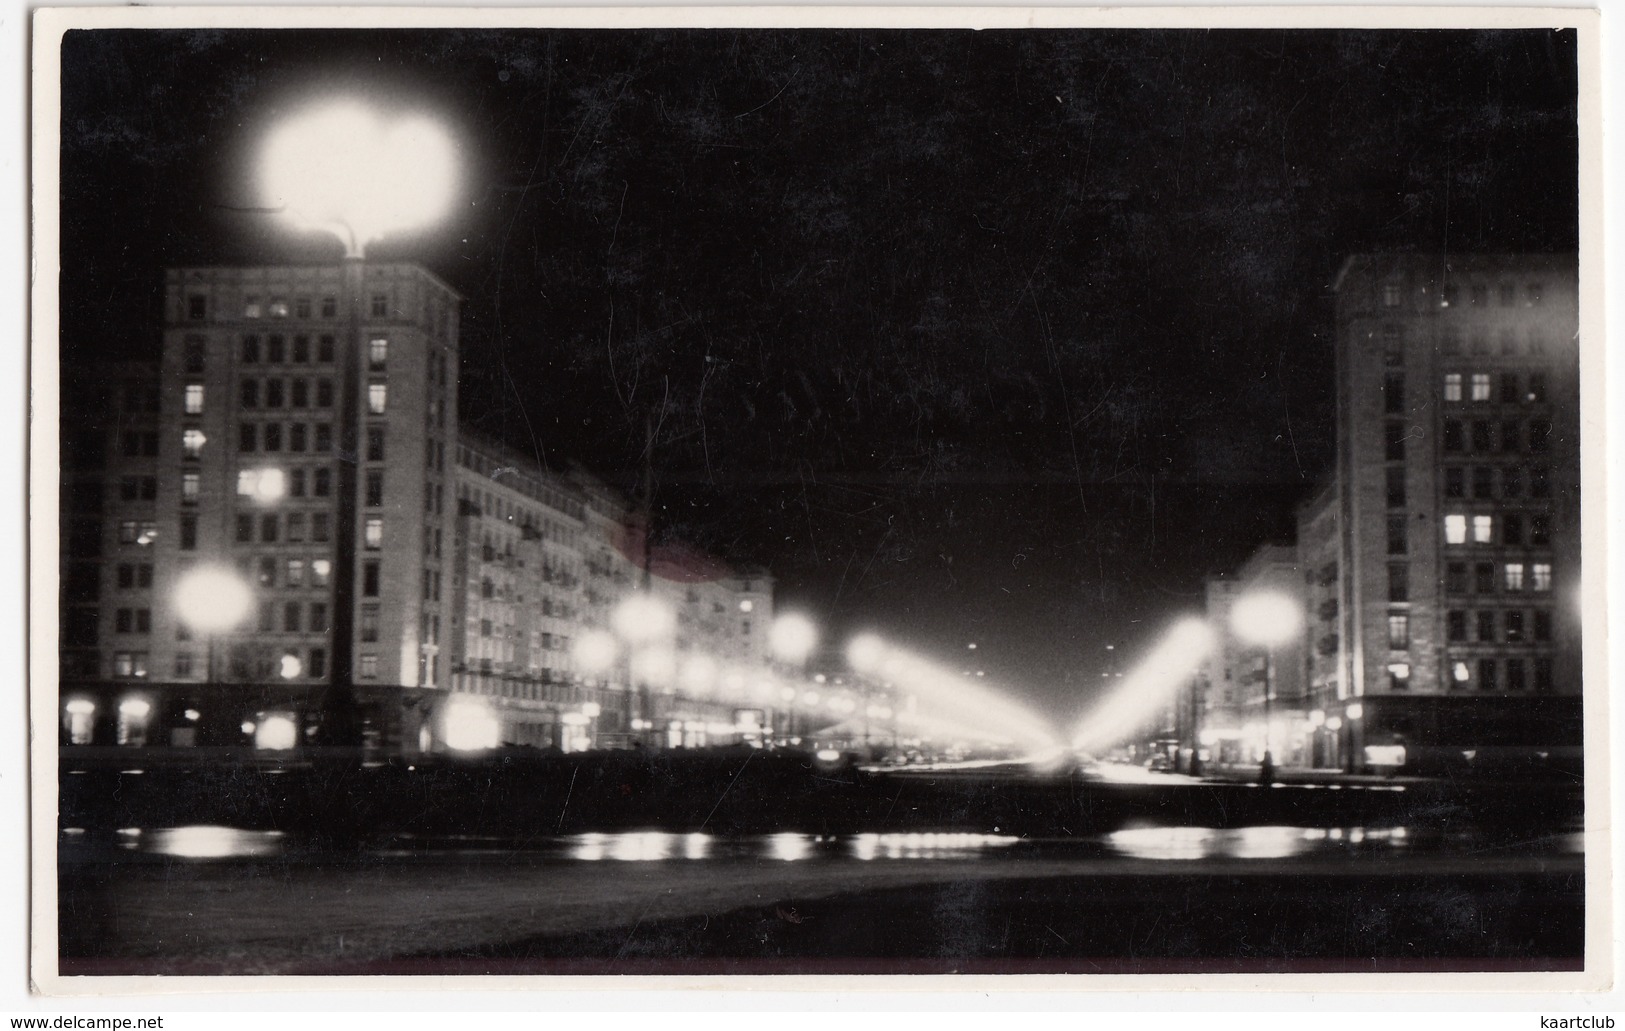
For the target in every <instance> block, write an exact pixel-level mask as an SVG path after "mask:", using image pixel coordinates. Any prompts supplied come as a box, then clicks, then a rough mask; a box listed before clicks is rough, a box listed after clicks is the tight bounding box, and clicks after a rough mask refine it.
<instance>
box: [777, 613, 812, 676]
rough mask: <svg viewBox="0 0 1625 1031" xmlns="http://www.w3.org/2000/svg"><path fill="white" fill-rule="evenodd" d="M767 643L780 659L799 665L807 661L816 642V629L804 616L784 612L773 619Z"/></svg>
mask: <svg viewBox="0 0 1625 1031" xmlns="http://www.w3.org/2000/svg"><path fill="white" fill-rule="evenodd" d="M768 644H769V646H770V647H771V648H772V649H773V654H774V655H775V656H777V657H778V658H779V659H780V660H781V661H783V662H786V663H789V664H790V665H793V666H799V665H801V664H802V663H804V662H806V661H807V656H809V655H811V654H812V650H813V648H814V647H815V646H816V645H817V644H818V629H817V628H816V627H814V626H813V624H812V620H810V619H808V618H807V617H806V616H803V615H801V614H799V613H796V612H786V613H785V614H784V615H782V616H780V617H778V618H777V619H775V620H774V621H773V628H772V630H770V631H769V633H768Z"/></svg>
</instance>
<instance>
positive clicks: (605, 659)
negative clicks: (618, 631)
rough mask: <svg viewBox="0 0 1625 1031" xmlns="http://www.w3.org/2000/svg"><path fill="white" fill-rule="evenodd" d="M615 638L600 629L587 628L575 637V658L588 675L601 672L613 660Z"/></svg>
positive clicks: (582, 670)
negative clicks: (587, 629)
mask: <svg viewBox="0 0 1625 1031" xmlns="http://www.w3.org/2000/svg"><path fill="white" fill-rule="evenodd" d="M616 651H617V648H616V646H615V638H613V637H611V636H610V635H609V634H607V633H605V632H604V631H602V630H589V631H587V632H586V633H584V634H582V635H581V636H580V637H578V638H576V642H575V648H574V652H575V660H576V665H577V667H579V668H580V670H581V672H583V673H586V674H587V675H588V676H593V675H596V674H599V673H602V672H603V671H604V670H606V669H608V668H609V667H610V664H611V663H613V662H614V661H615V653H616Z"/></svg>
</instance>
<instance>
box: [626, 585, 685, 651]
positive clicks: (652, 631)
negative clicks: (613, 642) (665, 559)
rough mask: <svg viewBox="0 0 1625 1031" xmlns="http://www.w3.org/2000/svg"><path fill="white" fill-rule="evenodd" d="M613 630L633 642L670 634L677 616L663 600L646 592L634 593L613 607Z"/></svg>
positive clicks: (660, 637) (651, 639) (646, 640)
mask: <svg viewBox="0 0 1625 1031" xmlns="http://www.w3.org/2000/svg"><path fill="white" fill-rule="evenodd" d="M614 621H615V631H616V633H618V634H620V635H621V636H622V637H624V638H626V639H627V640H628V641H631V642H632V643H633V644H643V643H646V642H648V641H656V640H660V639H662V638H665V637H669V636H670V635H671V632H672V629H673V628H674V627H675V626H676V625H677V617H676V616H675V615H674V614H673V613H672V611H671V608H670V607H668V606H667V605H666V603H665V602H663V601H661V600H660V599H658V598H655V597H653V596H651V595H648V594H634V595H632V596H631V597H629V598H627V599H626V600H625V601H623V602H621V604H620V606H619V607H617V608H616V609H615V616H614Z"/></svg>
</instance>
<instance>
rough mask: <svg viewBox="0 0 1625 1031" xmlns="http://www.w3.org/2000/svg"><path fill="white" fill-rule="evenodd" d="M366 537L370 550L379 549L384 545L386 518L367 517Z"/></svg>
mask: <svg viewBox="0 0 1625 1031" xmlns="http://www.w3.org/2000/svg"><path fill="white" fill-rule="evenodd" d="M365 539H366V542H367V550H368V551H377V550H378V549H379V548H382V547H383V546H384V520H383V519H382V518H381V517H379V516H368V517H367V526H366V538H365Z"/></svg>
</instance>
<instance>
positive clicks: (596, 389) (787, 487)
mask: <svg viewBox="0 0 1625 1031" xmlns="http://www.w3.org/2000/svg"><path fill="white" fill-rule="evenodd" d="M63 87H64V96H63V135H64V147H63V153H62V161H63V164H62V190H63V193H62V239H63V262H62V263H63V270H64V271H63V275H62V294H63V312H62V315H63V338H62V354H63V359H64V361H69V362H78V361H84V360H95V359H101V358H106V357H112V356H119V355H128V356H150V355H153V354H155V353H156V348H157V345H158V340H159V331H158V327H159V316H158V312H159V305H158V302H159V299H160V295H161V287H162V280H161V270H162V269H163V268H164V267H165V266H168V265H184V264H233V263H251V264H260V263H274V262H332V261H337V259H338V257H339V254H340V251H339V249H338V246H337V244H336V243H333V242H332V241H330V240H326V239H323V238H321V237H315V236H312V237H305V238H299V237H295V236H292V235H289V234H288V233H286V232H284V231H281V230H279V229H277V228H276V227H275V226H274V225H273V224H272V222H271V220H270V219H269V218H268V217H267V216H266V215H264V214H263V213H259V212H255V211H253V210H252V209H253V208H254V207H255V206H256V205H257V204H259V203H260V199H259V197H258V196H257V195H256V194H255V192H254V191H253V189H252V178H251V175H250V172H249V169H250V168H251V162H252V156H253V151H254V147H255V146H256V145H257V144H258V142H259V140H260V137H261V134H262V133H263V132H264V131H265V129H266V128H267V127H268V126H269V125H270V124H272V123H273V122H274V120H275V119H276V117H277V116H278V115H279V114H282V113H286V112H288V111H291V110H294V109H296V108H298V107H299V106H300V105H301V103H302V102H303V101H304V100H306V99H308V98H309V97H310V96H313V95H316V94H319V93H322V92H324V91H333V90H344V91H346V92H357V91H360V92H363V93H366V94H368V95H370V96H372V97H373V98H374V99H376V100H377V101H378V102H380V103H382V104H385V105H389V106H400V107H401V108H403V109H404V108H411V109H414V110H427V111H431V112H434V113H437V114H438V115H440V116H441V117H443V118H444V119H445V120H447V121H448V122H449V123H450V124H451V125H452V126H453V127H454V131H455V133H456V134H457V136H458V138H459V141H460V143H461V146H462V148H463V151H464V159H465V161H466V165H467V167H466V170H465V181H464V190H463V195H462V206H461V208H460V210H459V211H458V212H457V213H456V214H455V215H454V216H453V217H451V218H450V219H448V220H447V221H446V222H445V223H444V224H443V225H441V226H439V227H438V228H437V229H436V230H435V231H433V232H431V233H427V234H424V235H421V236H418V237H414V238H411V239H401V240H396V241H386V242H383V243H379V244H375V245H374V246H373V247H372V248H371V250H370V252H369V256H371V257H374V258H377V259H380V260H387V259H390V258H401V259H406V260H415V261H421V262H422V263H423V264H425V265H426V266H427V267H429V268H430V269H431V270H433V271H434V272H435V273H436V274H438V275H440V276H441V277H443V278H444V279H446V280H447V281H448V282H449V283H450V284H451V285H452V286H453V287H454V288H456V289H457V290H458V291H460V292H461V293H462V294H463V295H464V297H465V299H466V300H465V305H464V309H463V323H462V326H463V329H462V332H463V367H462V370H461V382H462V394H461V404H462V411H463V417H464V421H465V423H467V424H470V425H472V426H474V427H476V428H477V429H478V430H480V431H481V432H484V433H486V434H488V435H491V436H494V437H497V438H500V439H502V440H504V441H506V442H508V443H509V444H512V445H514V446H515V447H518V448H520V449H522V450H524V451H526V452H528V453H532V454H535V455H536V456H537V457H538V458H539V459H540V460H541V461H542V462H544V463H545V464H548V465H550V466H552V467H554V468H562V467H563V464H564V463H565V462H566V461H567V460H569V459H572V458H573V459H577V460H580V461H581V462H583V463H584V464H586V465H588V466H589V467H591V468H594V469H596V470H598V471H600V472H601V473H603V474H604V475H606V476H607V477H608V478H610V479H611V480H612V481H614V482H617V483H619V484H621V485H623V486H625V487H627V488H629V489H635V488H636V485H637V483H638V479H639V474H640V469H641V467H642V462H643V452H644V448H645V426H646V425H647V424H653V425H654V426H655V428H656V432H655V438H654V445H653V467H654V471H655V478H656V481H657V494H656V499H655V502H656V507H655V514H656V518H657V532H658V533H659V534H662V535H670V536H673V537H677V538H681V539H685V540H689V541H692V542H695V543H698V544H700V545H703V546H705V547H707V548H709V549H711V550H712V551H714V552H716V553H717V554H719V555H721V556H723V557H726V558H728V559H731V560H734V561H736V562H756V563H761V564H764V565H767V566H769V567H771V568H772V570H773V571H774V573H775V574H776V575H777V576H778V578H779V584H780V604H781V606H787V607H800V608H804V609H806V610H807V611H809V612H810V613H811V614H813V615H814V616H815V617H816V618H817V619H818V620H819V621H820V622H821V623H823V625H824V627H825V631H826V636H828V637H831V638H834V639H836V640H844V639H845V637H846V636H847V635H848V634H849V633H850V632H852V631H855V630H858V629H873V630H877V631H879V632H881V633H882V634H884V635H886V636H889V637H891V638H893V639H895V640H898V641H900V642H904V643H906V644H909V645H911V646H913V647H915V648H916V649H918V650H921V651H924V652H927V653H930V654H936V655H964V654H966V653H965V652H964V645H965V643H966V642H968V641H973V640H974V641H977V642H978V643H979V645H980V648H979V649H978V651H977V652H976V656H977V664H978V667H979V668H985V669H986V670H987V671H988V674H989V676H993V677H996V678H998V679H999V680H1001V681H1003V682H1007V683H1010V684H1012V685H1015V686H1016V688H1017V690H1018V691H1020V692H1021V693H1022V694H1023V696H1024V697H1025V698H1027V699H1029V700H1031V701H1033V702H1035V703H1036V704H1038V705H1040V706H1041V707H1044V708H1047V709H1048V710H1049V711H1051V712H1053V713H1054V714H1055V715H1057V716H1062V717H1067V718H1070V717H1072V716H1075V715H1076V714H1077V712H1078V711H1079V709H1080V708H1081V707H1083V706H1084V705H1086V704H1087V695H1086V693H1087V692H1088V691H1089V690H1090V689H1091V685H1093V684H1097V683H1099V679H1098V678H1099V673H1100V671H1101V669H1102V663H1103V662H1104V660H1105V658H1106V656H1107V653H1106V652H1105V649H1104V645H1105V644H1106V643H1108V642H1116V643H1117V644H1118V646H1119V649H1118V652H1117V653H1116V654H1118V655H1123V656H1124V657H1125V660H1132V658H1133V657H1134V655H1136V654H1137V653H1140V652H1143V651H1144V650H1145V649H1147V648H1148V647H1149V646H1150V645H1151V644H1152V643H1153V642H1154V640H1155V638H1156V637H1157V636H1158V635H1159V634H1160V633H1161V632H1162V630H1163V629H1164V628H1165V627H1166V626H1167V624H1168V623H1169V622H1170V621H1171V619H1172V618H1173V617H1174V616H1176V615H1178V614H1180V613H1183V612H1187V611H1192V610H1197V609H1199V608H1200V606H1201V582H1202V577H1203V576H1204V575H1205V574H1208V573H1212V572H1220V571H1224V570H1228V569H1232V568H1234V566H1235V565H1236V564H1238V563H1239V562H1240V561H1242V560H1244V559H1245V558H1246V556H1247V555H1248V554H1249V553H1250V552H1251V551H1252V550H1253V549H1254V548H1255V547H1257V546H1258V545H1259V544H1260V543H1263V542H1265V541H1269V540H1290V539H1291V533H1292V528H1293V526H1294V525H1295V524H1294V508H1295V506H1296V505H1297V504H1298V503H1299V502H1301V501H1302V500H1304V499H1305V498H1306V497H1307V496H1308V495H1309V494H1310V493H1311V492H1312V491H1313V489H1314V488H1315V486H1316V485H1317V484H1318V483H1320V482H1323V481H1322V477H1323V476H1324V475H1325V473H1326V471H1327V469H1328V466H1329V464H1330V461H1331V456H1332V424H1331V408H1332V378H1331V377H1332V364H1333V361H1332V352H1331V346H1330V330H1331V298H1330V285H1331V282H1332V280H1333V278H1334V276H1335V274H1336V272H1337V269H1338V267H1339V265H1340V264H1341V262H1342V260H1343V258H1344V257H1345V256H1347V255H1348V254H1350V253H1353V252H1358V251H1362V250H1371V249H1379V248H1380V249H1400V250H1426V251H1459V252H1467V251H1481V250H1498V251H1499V250H1573V249H1574V248H1575V246H1576V239H1577V231H1578V226H1577V218H1578V216H1577V208H1578V205H1577V200H1576V186H1575V183H1576V177H1577V154H1576V146H1577V142H1576V141H1577V130H1576V121H1575V94H1576V81H1575V38H1574V35H1573V33H1571V32H1547V31H1515V32H1514V31H1508V32H1445V31H1417V30H1402V31H1369V32H1285V31H1250V32H1236V31H1155V32H1153V31H1096V30H1077V31H1064V32H1063V31H986V32H980V33H972V32H968V31H918V30H913V31H902V32H899V31H878V30H866V31H816V32H790V31H776V30H775V31H768V30H749V31H638V32H607V31H560V32H543V31H508V30H505V31H500V32H487V31H458V32H449V31H443V32H424V33H412V32H358V33H349V34H340V33H332V32H320V33H315V32H269V31H258V32H253V31H243V32H224V33H222V32H179V33H171V32H98V33H85V32H79V33H75V34H70V35H69V36H68V38H67V40H66V42H65V47H64V82H63Z"/></svg>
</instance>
